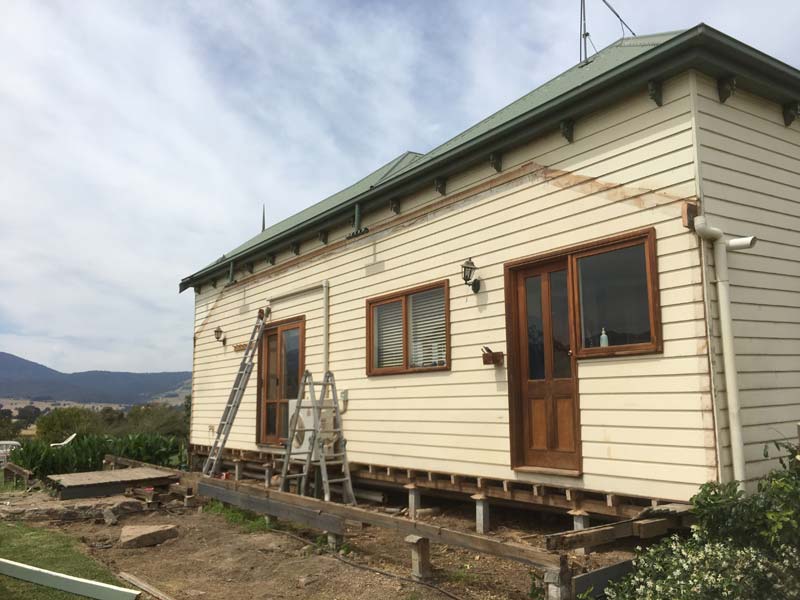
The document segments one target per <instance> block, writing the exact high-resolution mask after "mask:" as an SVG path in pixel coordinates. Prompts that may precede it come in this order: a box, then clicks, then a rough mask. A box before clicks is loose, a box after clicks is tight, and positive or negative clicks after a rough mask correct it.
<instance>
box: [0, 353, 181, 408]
mask: <svg viewBox="0 0 800 600" xmlns="http://www.w3.org/2000/svg"><path fill="white" fill-rule="evenodd" d="M191 378H192V374H191V372H189V371H177V372H167V373H125V372H116V371H84V372H82V373H61V372H59V371H55V370H53V369H50V368H49V367H45V366H44V365H40V364H39V363H35V362H32V361H30V360H25V359H24V358H20V357H19V356H14V355H13V354H8V353H7V352H0V398H28V399H30V400H51V401H53V402H64V401H72V402H107V403H117V404H143V403H146V402H149V401H150V400H151V399H153V398H163V397H170V396H172V395H173V394H176V393H178V392H179V390H185V389H186V387H187V385H188V383H189V382H190V381H191Z"/></svg>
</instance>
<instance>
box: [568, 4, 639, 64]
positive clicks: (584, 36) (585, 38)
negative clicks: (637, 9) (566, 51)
mask: <svg viewBox="0 0 800 600" xmlns="http://www.w3.org/2000/svg"><path fill="white" fill-rule="evenodd" d="M603 4H605V5H606V7H607V8H608V10H610V11H611V12H612V13H613V14H614V16H615V17H617V20H618V21H619V25H620V28H621V29H622V37H625V30H626V29H627V30H628V31H630V32H631V35H632V36H633V37H636V34H635V33H634V31H633V29H631V28H630V27H629V26H628V24H627V23H626V22H625V20H624V19H623V18H622V17H621V16H620V15H619V13H618V12H617V11H616V10H614V7H613V6H611V3H610V2H609V1H608V0H603ZM588 44H591V45H592V49H593V50H594V53H595V54H597V48H596V47H595V45H594V42H593V41H592V38H591V36H590V34H589V30H588V29H587V27H586V0H581V36H580V44H579V53H580V60H579V61H578V62H579V63H580V64H586V63H587V62H589V49H588V47H587V46H588Z"/></svg>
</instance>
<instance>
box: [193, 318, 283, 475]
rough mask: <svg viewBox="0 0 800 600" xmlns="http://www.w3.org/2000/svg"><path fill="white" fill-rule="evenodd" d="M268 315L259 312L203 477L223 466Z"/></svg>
mask: <svg viewBox="0 0 800 600" xmlns="http://www.w3.org/2000/svg"><path fill="white" fill-rule="evenodd" d="M267 311H269V309H267ZM267 314H268V312H267V313H265V312H264V309H259V310H258V318H256V324H255V325H254V326H253V333H251V334H250V341H249V342H247V348H245V351H244V356H243V357H242V363H241V365H239V372H238V373H236V379H235V380H234V381H233V388H231V394H230V396H229V397H228V402H227V404H226V405H225V409H224V410H223V411H222V417H221V418H220V420H219V426H217V436H216V438H215V439H214V445H213V446H211V451H210V452H209V453H208V458H206V461H205V463H203V475H206V476H210V477H213V476H214V475H215V474H216V473H217V472H218V471H219V468H220V466H222V451H223V450H224V449H225V444H226V443H227V441H228V436H229V435H230V433H231V427H232V426H233V421H234V419H235V418H236V413H237V412H238V411H239V405H240V404H241V403H242V396H244V390H245V389H246V388H247V382H248V381H249V380H250V373H252V371H253V361H254V360H255V357H256V355H257V353H258V345H259V342H261V336H262V335H263V333H264V325H265V323H266V317H267Z"/></svg>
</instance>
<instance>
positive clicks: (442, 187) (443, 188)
mask: <svg viewBox="0 0 800 600" xmlns="http://www.w3.org/2000/svg"><path fill="white" fill-rule="evenodd" d="M433 187H434V189H435V190H436V191H437V192H439V193H440V194H441V195H442V196H444V195H445V194H447V177H437V178H436V179H434V180H433Z"/></svg>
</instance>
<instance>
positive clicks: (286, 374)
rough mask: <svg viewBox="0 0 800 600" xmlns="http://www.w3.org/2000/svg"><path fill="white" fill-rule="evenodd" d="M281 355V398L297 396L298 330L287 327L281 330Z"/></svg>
mask: <svg viewBox="0 0 800 600" xmlns="http://www.w3.org/2000/svg"><path fill="white" fill-rule="evenodd" d="M282 335H283V338H282V340H281V342H282V344H283V348H282V352H283V356H282V357H281V358H282V361H283V362H282V363H281V367H282V368H281V374H282V376H283V381H281V385H282V387H283V394H282V395H281V399H287V398H297V392H298V391H299V388H300V330H299V329H287V330H285V331H284V332H283V334H282Z"/></svg>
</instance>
